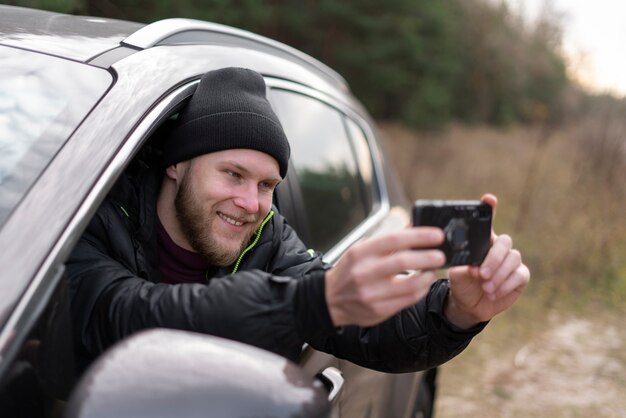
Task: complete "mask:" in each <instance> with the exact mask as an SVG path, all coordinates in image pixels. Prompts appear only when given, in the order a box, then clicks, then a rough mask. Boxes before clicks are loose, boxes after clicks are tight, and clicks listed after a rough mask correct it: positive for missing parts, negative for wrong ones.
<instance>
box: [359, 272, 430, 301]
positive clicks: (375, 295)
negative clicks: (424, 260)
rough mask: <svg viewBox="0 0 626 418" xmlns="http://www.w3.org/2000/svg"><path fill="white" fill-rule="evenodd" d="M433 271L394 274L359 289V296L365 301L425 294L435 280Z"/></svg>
mask: <svg viewBox="0 0 626 418" xmlns="http://www.w3.org/2000/svg"><path fill="white" fill-rule="evenodd" d="M435 277H436V276H435V272H434V271H423V272H416V273H411V274H403V275H396V276H394V277H393V278H392V279H391V280H385V281H378V282H375V283H372V284H371V285H369V286H367V287H364V288H363V289H362V290H361V298H362V300H363V302H366V303H377V302H380V301H385V300H390V299H398V298H404V297H405V296H410V295H414V296H416V297H417V296H418V295H420V296H425V295H426V294H427V293H428V291H429V290H430V286H431V285H432V283H433V282H434V281H435Z"/></svg>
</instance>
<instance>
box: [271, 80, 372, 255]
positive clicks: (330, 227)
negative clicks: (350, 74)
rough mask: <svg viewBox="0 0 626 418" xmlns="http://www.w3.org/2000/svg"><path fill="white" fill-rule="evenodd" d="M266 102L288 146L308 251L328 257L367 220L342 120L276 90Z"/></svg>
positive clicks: (316, 103) (312, 103) (306, 99)
mask: <svg viewBox="0 0 626 418" xmlns="http://www.w3.org/2000/svg"><path fill="white" fill-rule="evenodd" d="M271 98H272V102H273V103H274V105H275V107H276V111H277V113H278V116H279V118H280V120H281V122H282V124H283V128H284V129H285V132H286V134H287V137H288V138H289V141H290V145H291V159H292V162H293V167H294V168H295V171H296V175H297V178H298V182H299V183H300V188H301V190H302V194H303V196H302V197H303V201H304V202H303V203H304V208H303V210H304V211H305V212H306V223H307V225H306V227H307V234H305V235H306V236H308V237H309V239H308V241H309V242H307V245H308V246H310V247H311V248H314V249H316V250H320V251H327V250H329V249H330V248H331V247H332V246H333V245H335V244H336V243H337V242H338V241H339V240H340V239H341V238H343V237H344V236H345V235H346V234H347V233H348V232H350V231H351V230H352V229H354V227H355V226H356V225H358V224H359V223H360V222H361V221H363V219H365V216H366V210H365V206H364V201H365V200H364V196H363V187H362V185H361V180H360V178H359V170H358V166H357V161H356V157H355V154H354V151H353V149H352V146H351V144H350V140H349V138H348V135H347V132H346V125H345V123H344V117H343V115H342V114H341V113H339V112H338V111H337V110H335V109H334V108H332V107H330V106H328V105H326V104H324V103H322V102H320V101H318V100H315V99H312V98H310V97H307V96H303V95H299V94H295V93H290V92H285V91H282V90H275V91H273V92H272V93H271Z"/></svg>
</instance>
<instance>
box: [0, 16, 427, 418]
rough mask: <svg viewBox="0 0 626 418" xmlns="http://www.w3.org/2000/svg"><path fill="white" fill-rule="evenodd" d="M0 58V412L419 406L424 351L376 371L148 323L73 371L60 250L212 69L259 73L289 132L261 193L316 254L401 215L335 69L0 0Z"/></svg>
mask: <svg viewBox="0 0 626 418" xmlns="http://www.w3.org/2000/svg"><path fill="white" fill-rule="evenodd" d="M0 63H1V65H0V197H1V198H0V266H1V267H2V268H1V270H0V295H2V296H1V297H0V415H1V416H2V417H7V418H8V417H11V416H32V417H36V416H45V417H54V416H68V417H78V416H80V417H87V416H91V417H101V416H102V417H104V416H111V417H122V416H128V417H143V416H150V417H157V416H179V417H187V416H189V417H192V416H193V417H195V416H210V417H221V416H236V417H239V416H244V417H248V416H250V417H252V416H262V417H266V416H272V417H283V416H284V417H287V416H290V417H291V416H298V417H299V416H311V417H313V416H320V417H321V416H331V417H342V418H352V417H414V416H415V417H417V416H430V415H431V409H432V405H433V400H434V393H435V376H436V369H433V370H429V371H427V372H423V373H407V374H396V375H392V374H384V373H379V372H374V371H371V370H366V369H364V368H361V367H358V366H356V365H354V364H351V363H349V362H347V361H343V360H339V359H337V358H334V357H333V356H330V355H328V354H324V353H320V352H316V351H315V350H313V349H312V348H311V347H308V346H305V347H303V350H302V354H301V356H300V360H299V362H298V364H294V363H290V362H289V361H287V360H285V359H283V358H280V357H278V356H275V355H274V354H271V353H267V352H264V351H262V350H259V349H257V348H254V347H248V346H244V345H242V344H239V343H235V342H233V341H226V340H222V339H220V338H216V337H211V336H204V335H197V334H190V333H185V332H182V331H168V330H153V331H148V332H144V333H139V334H137V335H136V336H133V337H131V338H129V339H128V340H125V341H123V342H121V343H120V344H118V345H116V346H115V347H113V348H112V349H111V350H109V351H108V352H107V353H105V354H104V355H103V356H102V357H101V358H100V359H99V360H98V361H96V363H95V364H94V365H93V366H92V367H91V368H90V370H88V371H87V373H86V374H85V375H83V376H77V375H76V373H75V372H74V370H75V368H74V359H73V351H72V331H71V325H72V324H71V320H70V317H69V309H68V298H67V289H66V284H65V280H63V277H64V271H65V267H64V263H65V261H66V259H67V257H68V254H69V253H70V252H71V250H72V248H73V246H74V245H75V244H76V242H77V240H78V237H79V236H80V235H81V233H82V231H83V230H84V228H85V227H86V225H87V223H88V222H89V220H90V218H91V217H92V216H93V214H94V213H95V210H96V208H97V207H98V205H99V204H100V203H101V202H102V200H103V199H104V197H105V196H106V194H107V192H108V191H109V189H110V188H111V187H112V185H113V184H114V183H115V181H116V179H117V178H118V176H119V175H120V173H122V171H123V170H124V169H125V167H126V166H127V165H128V164H129V162H130V161H131V160H132V159H133V157H134V156H136V155H137V153H138V152H140V151H141V150H142V147H143V145H144V144H146V143H147V142H148V141H149V140H150V139H151V138H152V137H154V136H155V135H158V133H159V128H160V127H161V126H162V125H163V124H164V123H166V122H167V121H168V120H169V119H170V117H171V116H172V115H175V114H176V113H177V112H178V110H179V109H180V108H181V106H182V105H183V104H184V103H185V101H186V100H187V99H188V98H189V97H190V95H191V94H192V93H193V91H194V89H195V88H196V85H197V82H198V80H199V78H200V76H201V75H202V74H203V73H205V72H207V71H209V70H213V69H217V68H221V67H228V66H237V67H247V68H251V69H254V70H256V71H257V72H259V73H261V74H262V75H263V76H264V77H265V80H266V84H267V86H268V97H269V98H270V101H271V102H272V104H273V106H274V107H275V109H276V111H277V113H278V115H279V117H280V119H281V121H282V123H283V125H284V128H285V130H286V132H287V135H288V137H289V138H290V141H291V146H292V158H291V162H290V165H291V166H292V168H291V169H290V170H289V174H288V176H287V178H286V179H285V181H283V183H281V185H280V187H279V188H278V190H277V192H276V202H275V203H276V204H277V206H278V207H279V209H280V211H281V212H282V213H283V214H284V215H285V216H286V217H287V218H288V219H289V221H290V223H291V224H292V225H293V226H294V228H295V229H296V230H297V231H298V234H299V235H300V237H301V238H302V239H303V241H304V242H305V243H306V244H307V245H308V246H310V247H312V248H315V249H318V250H321V251H323V252H324V253H325V254H326V256H325V259H326V260H327V261H328V262H330V263H334V262H336V261H337V260H338V259H339V257H340V256H341V255H342V253H343V252H344V251H345V250H346V248H348V247H349V246H350V245H351V244H352V243H354V242H355V241H357V240H359V239H361V238H363V237H366V236H371V235H374V234H378V233H381V232H383V231H386V230H390V229H397V228H402V227H404V225H406V224H407V222H408V221H409V211H408V209H409V203H408V201H407V199H406V198H405V196H404V195H403V194H402V192H401V188H400V187H399V184H398V181H397V179H396V177H395V175H394V173H393V172H392V170H391V169H390V166H391V162H390V161H388V160H387V159H386V157H385V154H384V150H383V149H382V142H381V138H380V137H379V136H378V135H377V133H376V129H375V124H374V122H373V121H372V120H371V118H370V117H369V116H368V114H367V112H366V110H365V109H364V108H363V107H362V106H361V105H360V104H359V102H358V100H357V99H355V98H354V97H353V96H352V94H351V93H350V89H349V87H348V85H347V83H346V82H345V80H344V79H343V78H342V77H341V76H340V75H338V74H337V73H336V72H334V71H333V70H332V69H330V68H328V67H327V66H325V65H324V64H322V63H320V62H319V61H316V60H315V59H313V58H311V57H309V56H307V55H305V54H304V53H302V52H300V51H298V50H295V49H293V48H291V47H289V46H286V45H284V44H282V43H278V42H276V41H273V40H271V39H267V38H264V37H261V36H258V35H255V34H253V33H250V32H246V31H242V30H239V29H235V28H232V27H228V26H223V25H218V24H215V23H209V22H203V21H196V20H188V19H166V20H162V21H159V22H155V23H152V24H149V25H144V24H139V23H133V22H126V21H119V20H110V19H102V18H94V17H79V16H69V15H63V14H56V13H50V12H45V11H39V10H32V9H25V8H19V7H11V6H0ZM181 388H185V389H184V390H182V389H181ZM68 400H69V403H68V402H67V401H68Z"/></svg>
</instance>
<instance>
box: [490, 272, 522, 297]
mask: <svg viewBox="0 0 626 418" xmlns="http://www.w3.org/2000/svg"><path fill="white" fill-rule="evenodd" d="M529 281H530V270H528V267H526V265H524V264H522V265H521V266H519V267H518V268H517V269H516V270H515V271H514V272H513V273H512V274H511V275H509V277H508V278H507V279H506V280H505V281H504V283H502V285H501V286H500V287H499V288H498V290H497V291H496V293H495V295H496V298H498V299H499V298H503V297H505V296H507V295H509V294H511V293H513V292H521V291H522V290H524V289H525V288H526V286H528V283H529Z"/></svg>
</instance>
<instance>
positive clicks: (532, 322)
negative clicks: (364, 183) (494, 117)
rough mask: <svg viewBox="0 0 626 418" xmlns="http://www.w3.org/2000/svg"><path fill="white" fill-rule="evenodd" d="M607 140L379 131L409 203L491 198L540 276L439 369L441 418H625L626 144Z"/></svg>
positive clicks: (565, 131) (600, 134) (601, 134)
mask: <svg viewBox="0 0 626 418" xmlns="http://www.w3.org/2000/svg"><path fill="white" fill-rule="evenodd" d="M604 128H605V127H603V126H602V125H601V124H598V123H595V122H589V121H580V122H579V123H578V124H576V125H571V126H568V127H563V128H559V129H554V130H552V131H546V130H544V129H542V128H531V127H516V128H509V129H506V130H499V129H495V128H487V127H464V126H453V127H450V128H449V129H447V130H446V131H444V132H439V133H416V132H413V131H410V130H407V129H405V128H403V127H401V126H398V125H394V124H381V130H382V133H383V135H384V136H385V137H386V138H387V142H388V145H389V149H388V150H387V151H388V152H389V153H390V154H391V156H392V158H393V160H394V161H395V163H396V166H397V168H398V170H399V171H400V174H401V178H402V179H404V181H405V184H404V186H405V188H406V191H407V192H408V194H409V196H410V197H411V198H412V199H417V198H424V199H429V198H436V199H477V198H480V196H481V195H482V194H483V193H485V192H491V193H494V194H495V195H497V196H498V198H499V206H498V211H497V216H496V221H495V228H496V232H499V233H504V232H506V233H509V234H511V235H512V236H513V238H514V242H515V245H516V247H517V248H519V249H520V250H521V251H522V253H523V255H524V260H525V262H526V264H527V265H528V266H529V267H530V269H531V273H532V280H531V285H530V286H529V288H528V290H527V291H526V293H525V295H524V296H523V297H522V298H521V299H520V301H519V302H518V304H517V305H516V306H515V307H514V308H513V309H512V310H510V311H508V312H506V313H505V314H503V315H501V316H500V317H498V318H496V319H495V320H494V321H493V322H492V323H491V324H490V326H489V327H488V328H487V329H486V330H485V332H484V333H482V334H481V335H479V336H478V337H477V338H476V341H475V342H474V343H473V344H472V345H471V346H470V347H469V348H468V350H466V352H464V353H462V354H461V355H460V356H459V358H457V359H454V360H453V361H451V362H450V363H449V364H447V365H445V366H443V367H442V374H441V378H440V381H439V384H440V393H439V396H438V400H437V417H438V418H445V417H466V416H484V417H526V416H532V415H535V416H550V417H579V416H580V417H582V416H594V417H624V416H626V396H624V394H625V393H626V354H625V353H626V331H625V330H624V327H623V319H622V318H623V314H624V313H626V222H624V220H625V218H626V181H625V180H626V135H624V133H625V132H624V131H619V130H618V131H615V130H614V132H613V134H612V135H615V132H617V135H619V136H618V137H617V139H615V138H614V137H611V138H608V139H607V135H608V134H609V133H610V132H609V130H607V129H604ZM614 139H615V140H614ZM615 144H617V145H619V146H615Z"/></svg>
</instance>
